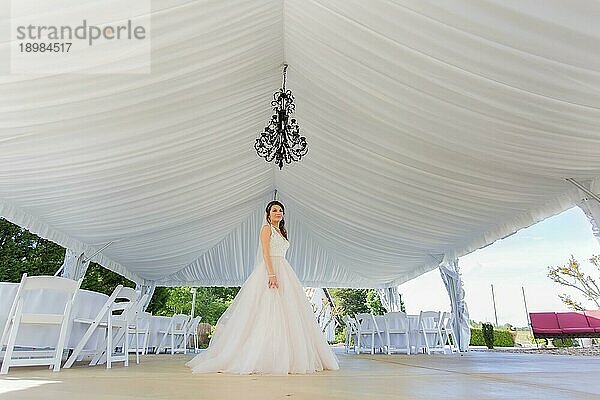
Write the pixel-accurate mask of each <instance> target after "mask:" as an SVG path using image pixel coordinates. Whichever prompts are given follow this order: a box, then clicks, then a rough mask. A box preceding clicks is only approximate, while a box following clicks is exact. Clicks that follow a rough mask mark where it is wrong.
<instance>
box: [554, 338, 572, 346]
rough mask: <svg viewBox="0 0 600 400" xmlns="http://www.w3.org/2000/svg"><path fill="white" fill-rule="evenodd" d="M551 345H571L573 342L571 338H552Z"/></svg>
mask: <svg viewBox="0 0 600 400" xmlns="http://www.w3.org/2000/svg"><path fill="white" fill-rule="evenodd" d="M552 345H553V346H554V347H573V346H575V342H574V341H573V339H571V338H562V339H552Z"/></svg>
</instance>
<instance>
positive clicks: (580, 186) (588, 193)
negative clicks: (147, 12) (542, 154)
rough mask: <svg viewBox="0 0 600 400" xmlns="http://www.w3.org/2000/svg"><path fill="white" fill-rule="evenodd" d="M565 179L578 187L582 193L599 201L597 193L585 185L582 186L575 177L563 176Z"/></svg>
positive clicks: (599, 197)
mask: <svg viewBox="0 0 600 400" xmlns="http://www.w3.org/2000/svg"><path fill="white" fill-rule="evenodd" d="M565 180H566V181H567V182H569V183H572V184H573V185H575V186H577V188H579V189H580V190H581V191H582V192H583V193H585V194H587V195H588V196H590V197H591V198H592V199H594V200H596V201H597V202H598V203H600V196H598V195H597V194H595V193H594V192H592V191H591V190H590V189H588V188H586V187H585V186H583V185H582V184H581V183H579V182H577V181H576V180H575V179H573V178H565Z"/></svg>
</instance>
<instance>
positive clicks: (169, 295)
mask: <svg viewBox="0 0 600 400" xmlns="http://www.w3.org/2000/svg"><path fill="white" fill-rule="evenodd" d="M239 290H240V288H239V287H199V288H197V289H196V305H195V307H194V314H195V315H200V316H202V322H206V323H209V324H211V325H215V324H216V323H217V320H218V319H219V318H220V317H221V315H222V314H223V313H224V312H225V310H227V307H229V305H230V304H231V302H232V300H233V298H234V297H235V295H236V294H237V293H238V291H239ZM147 310H148V311H149V312H151V313H152V314H154V315H173V314H174V313H181V314H190V313H191V312H192V293H191V291H190V287H187V286H179V287H168V288H167V287H157V288H156V290H155V291H154V296H153V297H152V300H151V301H150V304H149V305H148V309H147Z"/></svg>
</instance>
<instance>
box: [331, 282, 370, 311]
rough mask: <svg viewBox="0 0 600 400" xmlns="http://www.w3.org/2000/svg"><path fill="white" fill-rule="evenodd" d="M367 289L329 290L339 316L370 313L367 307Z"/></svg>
mask: <svg viewBox="0 0 600 400" xmlns="http://www.w3.org/2000/svg"><path fill="white" fill-rule="evenodd" d="M367 291H368V289H338V288H332V289H329V293H331V296H332V297H333V302H334V303H335V306H336V307H338V309H339V313H338V314H339V315H354V314H358V313H365V312H370V311H371V310H369V307H368V306H367Z"/></svg>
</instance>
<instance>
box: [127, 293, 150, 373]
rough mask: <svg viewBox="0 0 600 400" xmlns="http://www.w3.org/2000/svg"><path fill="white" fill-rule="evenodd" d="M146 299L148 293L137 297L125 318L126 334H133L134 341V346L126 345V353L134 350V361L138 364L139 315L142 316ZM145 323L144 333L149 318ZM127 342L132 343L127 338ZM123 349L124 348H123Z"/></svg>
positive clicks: (140, 351)
mask: <svg viewBox="0 0 600 400" xmlns="http://www.w3.org/2000/svg"><path fill="white" fill-rule="evenodd" d="M147 299H148V294H144V295H143V296H142V297H141V298H139V299H138V300H137V301H136V303H135V304H134V305H133V306H132V307H131V310H130V311H129V316H128V318H127V320H128V321H129V323H128V325H127V336H128V337H129V339H131V338H130V335H133V336H134V339H135V340H134V342H133V343H135V348H131V347H130V346H129V345H128V346H127V350H126V352H127V353H130V352H135V363H136V364H139V363H140V353H143V349H142V348H140V334H142V333H143V332H142V327H141V326H140V324H141V322H142V321H141V317H142V313H143V312H144V311H143V308H144V305H145V304H146V300H147ZM146 322H147V323H146V325H145V328H146V329H145V332H146V334H147V333H148V331H149V329H150V320H149V319H147V321H146ZM128 342H129V343H132V342H131V341H130V340H128ZM143 342H144V340H142V344H143ZM123 350H124V351H125V349H123Z"/></svg>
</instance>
